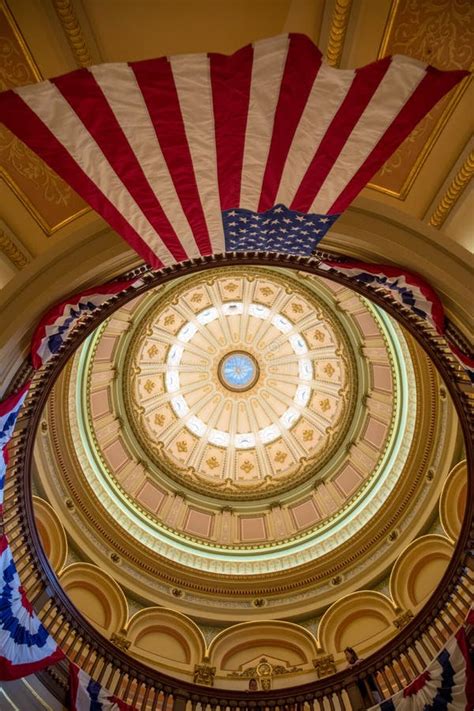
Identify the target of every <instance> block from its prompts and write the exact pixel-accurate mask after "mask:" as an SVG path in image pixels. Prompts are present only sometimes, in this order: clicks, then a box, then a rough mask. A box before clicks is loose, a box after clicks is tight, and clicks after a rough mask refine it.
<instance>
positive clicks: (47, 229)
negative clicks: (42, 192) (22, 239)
mask: <svg viewBox="0 0 474 711" xmlns="http://www.w3.org/2000/svg"><path fill="white" fill-rule="evenodd" d="M33 155H34V156H35V158H36V159H37V160H38V161H41V158H38V156H36V154H33ZM0 178H1V179H3V180H4V181H5V183H6V184H7V185H8V187H9V188H10V190H11V191H12V192H13V193H14V194H15V195H16V197H17V198H18V200H19V201H20V202H21V204H22V205H23V207H24V208H25V209H26V210H27V211H28V212H29V213H30V215H31V216H32V217H33V219H34V220H35V222H36V223H37V224H38V225H39V226H40V227H41V229H42V230H43V232H44V233H45V235H46V236H47V237H51V235H53V234H54V233H55V232H57V231H58V230H60V229H62V228H63V227H66V225H68V224H69V223H70V222H73V221H74V220H76V219H78V218H79V217H82V215H85V214H86V213H88V212H91V208H90V207H89V206H87V207H83V208H82V210H79V212H75V213H74V214H73V215H70V216H69V217H66V218H65V219H64V220H61V222H58V223H57V224H56V225H50V224H48V223H47V222H46V220H45V219H44V217H43V216H42V215H41V213H40V212H39V211H38V210H37V209H36V207H35V206H34V205H33V203H32V202H31V200H30V199H29V198H28V196H27V195H26V193H24V192H23V190H22V189H21V188H20V187H19V186H18V185H17V184H16V182H15V181H14V180H13V178H12V177H11V175H10V173H8V171H6V170H5V168H3V167H2V166H0Z"/></svg>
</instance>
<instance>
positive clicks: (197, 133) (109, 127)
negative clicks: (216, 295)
mask: <svg viewBox="0 0 474 711" xmlns="http://www.w3.org/2000/svg"><path fill="white" fill-rule="evenodd" d="M466 74H467V72H463V71H454V72H443V71H439V70H437V69H434V68H433V67H430V66H427V65H425V64H421V63H420V62H417V61H415V60H412V59H409V58H407V57H403V56H394V57H385V58H383V59H380V60H378V61H376V62H374V63H372V64H369V65H367V66H365V67H361V68H359V69H355V70H352V69H345V70H341V69H335V68H333V67H330V66H328V65H327V64H326V63H325V62H324V61H323V59H322V55H321V52H320V51H319V49H318V48H317V47H315V45H314V44H313V43H312V42H311V40H309V39H308V38H307V37H305V36H304V35H298V34H290V35H283V36H279V37H274V38H271V39H267V40H261V41H258V42H255V43H254V44H252V45H248V46H246V47H243V48H242V49H240V50H239V51H238V52H236V53H235V54H233V55H230V56H225V55H221V54H196V55H182V56H176V57H169V58H168V57H162V58H159V59H150V60H144V61H140V62H130V63H116V64H103V65H99V66H95V67H90V68H87V69H79V70H77V71H75V72H72V73H70V74H66V75H64V76H61V77H58V78H55V79H51V80H48V81H44V82H41V83H39V84H36V85H34V86H27V87H19V88H15V89H13V90H10V91H7V92H4V93H2V94H0V120H2V121H4V123H5V124H6V126H7V127H8V128H9V129H10V130H11V131H12V132H13V133H14V134H16V135H17V136H18V137H19V138H20V139H21V140H22V141H24V142H25V143H26V144H27V145H28V146H29V147H30V148H31V149H32V150H33V151H35V152H36V153H38V155H39V156H41V157H42V158H43V159H44V160H45V161H46V162H47V163H48V164H49V165H50V166H51V167H52V168H53V169H54V170H55V171H56V172H57V173H58V174H59V175H60V176H61V177H62V178H64V179H65V180H66V181H67V182H68V183H69V184H70V185H71V186H72V187H73V188H74V189H75V190H76V192H77V193H79V195H81V196H82V197H83V198H84V199H85V200H86V201H87V202H88V203H89V204H90V205H91V206H92V207H93V208H95V210H97V212H98V213H99V214H100V215H102V217H104V218H105V220H107V221H108V222H109V224H110V225H111V226H112V228H113V229H115V230H116V231H117V232H118V233H119V234H121V235H122V236H123V237H124V238H125V239H126V240H127V241H128V242H129V244H131V245H132V247H133V248H134V249H135V250H136V251H137V252H138V253H139V254H140V255H141V256H142V257H143V258H144V259H145V261H147V262H148V263H149V264H150V265H151V266H152V267H154V268H160V267H162V266H163V265H169V264H173V263H176V262H180V261H183V260H186V259H189V258H193V257H198V256H200V255H209V254H217V253H222V252H224V251H240V250H248V249H266V250H276V251H280V252H292V253H296V254H308V253H310V252H311V250H312V249H314V246H315V245H316V244H317V242H318V241H319V240H320V239H321V238H322V237H323V236H324V233H325V231H326V230H327V229H329V228H330V227H331V225H332V224H333V223H334V221H335V220H336V219H337V217H338V215H340V213H342V212H343V211H344V210H345V209H346V208H347V206H348V205H349V204H350V203H351V202H352V200H353V199H354V198H355V197H356V195H357V194H358V193H359V192H360V190H361V189H362V188H363V187H364V186H365V185H366V184H367V182H368V181H369V180H370V178H371V177H372V176H373V175H374V173H375V172H376V171H377V170H378V168H379V167H380V166H381V165H383V163H384V162H385V161H386V160H387V159H388V158H389V157H390V155H391V154H392V153H393V152H394V151H395V150H396V149H397V147H398V146H399V145H400V144H401V143H402V141H403V140H404V139H405V138H406V137H407V136H408V134H409V133H410V132H411V131H412V129H413V128H414V127H415V126H416V124H417V123H418V122H419V121H420V120H421V119H422V118H423V117H424V116H425V114H427V113H428V112H429V111H430V109H431V108H432V107H433V106H434V105H435V104H436V103H437V101H439V99H441V98H442V97H443V96H444V95H445V94H446V93H447V92H448V91H449V90H450V89H451V88H452V87H454V86H455V85H456V84H457V83H458V82H459V81H460V80H461V79H462V78H463V77H464V76H466ZM246 220H247V222H246ZM248 225H251V229H250V228H249V226H248Z"/></svg>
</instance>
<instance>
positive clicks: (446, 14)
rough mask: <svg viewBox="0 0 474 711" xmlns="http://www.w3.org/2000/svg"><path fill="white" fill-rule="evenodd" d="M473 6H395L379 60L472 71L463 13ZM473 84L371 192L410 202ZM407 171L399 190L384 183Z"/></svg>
mask: <svg viewBox="0 0 474 711" xmlns="http://www.w3.org/2000/svg"><path fill="white" fill-rule="evenodd" d="M469 3H470V0H458V3H456V4H453V3H452V2H450V0H439V2H437V3H410V2H409V0H392V5H391V8H390V12H389V16H388V18H387V22H386V25H385V29H384V32H383V36H382V41H381V44H380V49H379V51H378V55H377V59H381V58H382V57H385V56H387V55H389V54H390V55H392V54H405V55H407V56H409V57H413V58H414V59H418V60H419V61H421V62H425V63H426V64H432V65H433V66H436V67H439V68H440V69H467V68H469V69H470V70H471V71H472V67H473V64H472V57H473V53H472V42H471V41H470V38H469V37H468V33H467V32H465V29H466V27H467V25H466V23H465V22H463V20H462V12H461V9H462V7H464V8H465V9H466V10H467V11H469V7H470V6H469ZM471 81H472V77H466V79H464V80H463V81H462V82H461V83H460V84H459V85H458V87H457V88H456V89H455V90H454V91H453V92H450V93H449V94H448V95H447V96H446V97H445V98H443V99H442V100H441V101H440V102H439V103H438V104H437V105H436V106H435V107H433V108H432V109H431V111H430V112H429V114H428V115H427V116H425V118H424V119H423V120H422V121H421V122H420V123H419V124H418V125H417V126H416V127H415V128H414V129H413V131H412V132H411V133H410V135H409V136H407V138H406V139H405V140H404V141H403V143H402V144H401V145H400V146H399V147H398V148H397V150H396V151H395V153H393V154H392V156H391V157H390V158H389V159H388V160H387V162H386V163H385V164H384V166H382V168H381V169H380V170H379V171H378V172H377V173H376V175H375V176H374V177H373V179H372V181H371V182H370V183H368V185H367V187H368V188H372V189H373V190H377V191H378V192H381V193H384V194H385V195H389V196H390V197H393V198H396V199H397V200H405V199H406V197H407V196H408V193H409V192H410V190H411V188H412V187H413V184H414V182H415V180H416V178H417V177H418V175H419V173H420V171H421V169H422V168H423V166H424V165H425V162H426V160H427V158H428V156H429V154H430V152H431V150H432V149H433V148H434V147H435V145H436V142H437V140H438V138H439V137H440V135H441V134H442V132H443V130H444V128H445V126H446V125H447V123H448V121H449V119H450V118H451V116H452V115H453V113H454V110H455V109H456V108H457V107H458V105H459V103H460V102H461V100H462V99H463V97H464V95H465V93H466V90H467V88H468V87H469V85H470V83H471ZM405 166H410V168H409V170H408V173H407V174H406V175H405V177H404V178H402V179H401V180H400V181H399V184H398V185H395V184H393V183H392V185H391V186H390V185H388V184H385V183H384V180H386V179H387V177H390V176H391V175H393V174H395V173H397V172H398V171H402V170H403V168H404V167H405Z"/></svg>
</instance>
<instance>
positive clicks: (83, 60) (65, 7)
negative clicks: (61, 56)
mask: <svg viewBox="0 0 474 711" xmlns="http://www.w3.org/2000/svg"><path fill="white" fill-rule="evenodd" d="M53 5H54V9H55V10H56V14H57V16H58V18H59V21H60V23H61V25H62V28H63V30H64V34H65V35H66V39H67V41H68V43H69V46H70V48H71V50H72V53H73V55H74V58H75V60H76V62H77V63H78V65H79V66H80V67H90V66H91V65H92V63H93V62H92V58H91V55H90V54H89V49H88V47H87V44H86V41H85V39H84V35H83V33H82V28H81V26H80V24H79V20H78V19H77V15H76V11H75V10H74V5H73V4H72V2H71V0H53Z"/></svg>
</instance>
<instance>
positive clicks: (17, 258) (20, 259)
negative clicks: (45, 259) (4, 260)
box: [0, 227, 30, 269]
mask: <svg viewBox="0 0 474 711" xmlns="http://www.w3.org/2000/svg"><path fill="white" fill-rule="evenodd" d="M0 252H2V253H3V254H4V255H5V256H6V257H8V259H9V260H10V262H11V263H12V264H13V265H14V266H15V267H16V268H17V269H23V267H25V266H26V265H27V264H28V262H29V261H30V260H29V259H28V257H27V256H26V255H25V254H24V253H23V252H22V251H21V250H20V249H19V248H18V247H17V246H16V244H15V243H14V242H13V241H12V240H11V239H10V237H9V236H8V235H7V233H6V232H5V231H4V230H2V228H1V227H0Z"/></svg>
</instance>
